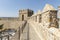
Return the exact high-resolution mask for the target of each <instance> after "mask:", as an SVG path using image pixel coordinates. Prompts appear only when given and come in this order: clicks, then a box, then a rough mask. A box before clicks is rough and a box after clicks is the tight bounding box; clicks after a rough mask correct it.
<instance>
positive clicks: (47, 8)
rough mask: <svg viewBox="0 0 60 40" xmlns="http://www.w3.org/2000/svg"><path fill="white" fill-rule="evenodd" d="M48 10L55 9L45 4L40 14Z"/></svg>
mask: <svg viewBox="0 0 60 40" xmlns="http://www.w3.org/2000/svg"><path fill="white" fill-rule="evenodd" d="M48 10H55V8H54V7H53V6H52V5H50V4H46V5H45V7H44V9H43V11H42V12H45V11H48Z"/></svg>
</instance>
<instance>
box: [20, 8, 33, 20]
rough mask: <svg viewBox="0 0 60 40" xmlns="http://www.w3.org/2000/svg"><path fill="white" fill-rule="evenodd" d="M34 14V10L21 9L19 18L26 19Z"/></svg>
mask: <svg viewBox="0 0 60 40" xmlns="http://www.w3.org/2000/svg"><path fill="white" fill-rule="evenodd" d="M32 15H33V11H32V10H30V9H23V10H19V20H20V21H24V20H27V19H28V18H29V17H31V16H32Z"/></svg>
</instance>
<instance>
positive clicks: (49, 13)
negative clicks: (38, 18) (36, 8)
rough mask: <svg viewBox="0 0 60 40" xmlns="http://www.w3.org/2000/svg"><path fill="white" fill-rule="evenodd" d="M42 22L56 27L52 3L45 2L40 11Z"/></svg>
mask: <svg viewBox="0 0 60 40" xmlns="http://www.w3.org/2000/svg"><path fill="white" fill-rule="evenodd" d="M42 23H43V24H44V26H46V27H58V22H57V10H55V8H54V7H53V6H52V5H49V4H46V6H45V7H44V9H43V13H42Z"/></svg>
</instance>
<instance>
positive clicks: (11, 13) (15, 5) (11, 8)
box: [0, 0, 60, 17]
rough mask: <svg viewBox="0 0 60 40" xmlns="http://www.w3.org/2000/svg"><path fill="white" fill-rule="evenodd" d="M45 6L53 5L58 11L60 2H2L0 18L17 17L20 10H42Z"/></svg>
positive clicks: (52, 0) (27, 0) (15, 0)
mask: <svg viewBox="0 0 60 40" xmlns="http://www.w3.org/2000/svg"><path fill="white" fill-rule="evenodd" d="M45 4H51V5H52V6H54V7H55V8H56V9H57V7H58V6H59V5H60V0H0V17H17V16H18V11H19V10H20V9H28V8H29V9H32V10H34V11H35V12H36V11H38V10H42V9H43V7H44V6H45Z"/></svg>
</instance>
